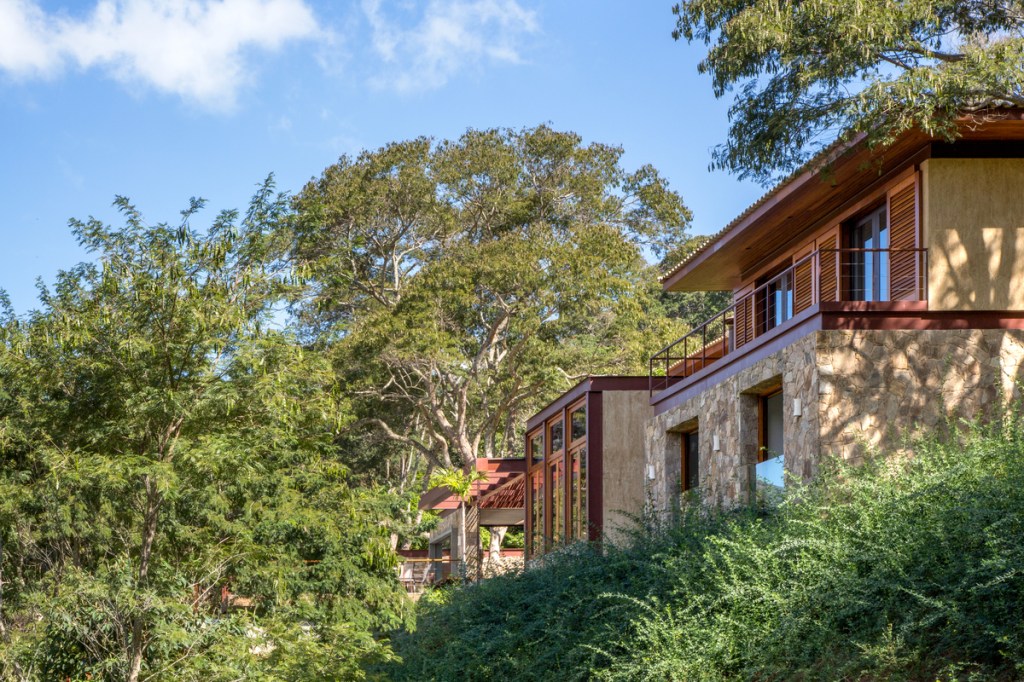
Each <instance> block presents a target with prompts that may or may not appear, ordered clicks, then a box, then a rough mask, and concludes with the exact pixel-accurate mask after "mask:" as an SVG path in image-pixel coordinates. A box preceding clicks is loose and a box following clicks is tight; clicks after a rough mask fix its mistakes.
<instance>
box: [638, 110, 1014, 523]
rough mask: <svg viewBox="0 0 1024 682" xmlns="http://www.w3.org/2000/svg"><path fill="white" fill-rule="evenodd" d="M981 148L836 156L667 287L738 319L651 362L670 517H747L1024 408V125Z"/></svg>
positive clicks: (1004, 116) (1007, 121)
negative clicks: (693, 497)
mask: <svg viewBox="0 0 1024 682" xmlns="http://www.w3.org/2000/svg"><path fill="white" fill-rule="evenodd" d="M962 134H963V135H962V138H960V139H958V140H957V141H955V142H953V143H948V142H945V141H942V140H938V139H933V138H930V137H928V136H927V135H925V134H924V133H921V132H917V131H915V132H910V133H907V134H904V135H903V136H901V137H900V138H899V139H897V140H896V141H895V142H894V143H893V144H892V145H890V146H889V147H887V148H885V149H881V150H877V149H876V150H871V149H868V148H867V147H866V146H865V145H864V144H862V143H861V142H859V141H857V140H855V141H854V142H852V143H850V144H848V145H845V146H843V147H842V148H837V149H833V150H831V151H830V152H829V156H828V157H822V158H819V159H817V160H816V161H815V162H813V163H812V164H811V165H809V166H808V167H806V168H805V169H803V170H801V171H799V172H797V173H795V174H794V175H793V176H791V177H790V178H789V179H787V180H785V181H784V182H782V183H781V184H779V185H778V186H777V187H775V188H774V189H773V190H771V191H770V192H768V193H767V194H766V195H765V196H764V197H762V198H761V199H760V200H758V201H757V202H756V203H755V204H754V205H753V206H751V207H749V208H748V209H746V210H745V211H743V212H742V213H741V214H740V215H739V216H738V217H737V218H736V219H735V220H733V221H732V222H731V223H730V224H728V225H727V226H726V227H725V228H724V229H723V230H721V231H720V232H719V233H718V234H716V235H714V236H713V237H712V238H711V239H710V241H708V243H707V244H705V245H704V246H703V247H702V248H701V249H700V250H698V251H697V252H696V253H694V254H692V255H691V256H690V257H689V258H688V259H686V260H685V261H683V262H682V263H680V264H679V265H678V266H676V267H675V268H674V269H673V270H672V271H671V272H669V273H668V274H667V275H665V277H664V278H663V280H662V285H663V287H664V288H665V290H667V291H731V292H732V295H733V303H732V305H731V306H730V307H729V308H728V309H726V310H725V311H723V312H722V313H720V314H718V315H716V316H715V317H713V318H711V319H709V320H707V321H706V322H705V323H704V324H703V325H701V326H699V327H697V328H696V329H694V330H693V331H692V332H691V333H690V334H688V335H687V336H685V337H684V338H682V339H679V340H677V341H675V342H674V343H672V344H671V345H669V346H668V347H666V348H664V349H662V350H661V351H660V352H658V353H657V354H655V355H654V356H653V357H652V358H651V360H650V382H651V390H650V407H651V411H652V414H651V417H650V419H649V421H648V423H647V425H646V434H645V437H644V439H643V448H644V465H645V468H650V471H651V474H652V475H651V476H650V480H649V481H648V495H649V496H650V499H651V502H652V503H653V505H654V506H655V508H657V509H660V510H667V509H670V508H671V507H672V506H673V504H674V503H675V502H676V501H677V500H678V499H679V493H680V491H682V490H685V489H687V488H690V487H696V488H698V489H699V494H700V496H701V498H702V499H703V501H704V502H706V503H708V504H725V505H728V504H735V503H738V502H742V501H745V500H748V499H750V496H751V495H753V494H755V493H756V492H757V490H758V488H759V487H761V486H764V487H766V488H770V487H771V486H779V485H785V484H786V482H787V481H791V480H807V479H809V478H811V477H813V476H814V475H815V472H816V471H817V469H818V467H819V466H820V464H821V462H822V460H823V458H824V457H828V456H832V455H835V456H839V457H842V458H843V459H845V460H848V461H852V462H856V461H858V460H860V459H861V458H863V457H864V456H865V455H866V454H867V453H868V452H869V450H870V449H871V448H880V449H883V450H885V451H891V450H894V449H898V448H899V447H900V445H901V442H902V439H903V437H904V436H905V435H906V434H908V433H911V432H913V431H915V430H917V429H921V428H926V429H931V428H937V427H939V428H941V427H942V426H943V425H944V424H945V423H946V420H947V419H948V418H950V417H952V418H960V417H962V418H972V417H975V416H984V415H986V414H991V411H992V410H993V409H994V408H995V407H996V406H997V405H999V404H1000V403H1001V402H1002V401H1003V400H1004V399H1007V398H1011V397H1014V396H1016V395H1017V393H1018V382H1019V381H1020V380H1021V379H1022V378H1024V377H1022V366H1021V363H1022V361H1024V120H1022V113H1021V112H1020V111H1013V110H1003V111H996V112H994V113H992V114H990V115H989V116H988V117H987V118H986V119H984V120H980V119H971V120H964V122H963V126H962ZM823 162H828V167H827V169H826V170H825V172H819V170H820V168H821V165H822V163H823ZM783 472H785V474H786V477H784V476H783Z"/></svg>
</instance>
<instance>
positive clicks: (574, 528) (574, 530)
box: [569, 447, 588, 540]
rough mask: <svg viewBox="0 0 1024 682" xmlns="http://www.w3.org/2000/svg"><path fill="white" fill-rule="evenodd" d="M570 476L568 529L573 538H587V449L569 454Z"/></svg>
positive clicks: (583, 448) (580, 449) (579, 449)
mask: <svg viewBox="0 0 1024 682" xmlns="http://www.w3.org/2000/svg"><path fill="white" fill-rule="evenodd" d="M570 458H571V461H572V477H571V480H570V486H569V515H570V518H569V530H570V532H571V534H572V539H573V540H586V539H587V528H588V524H587V449H586V448H585V447H582V448H578V449H576V450H574V451H573V452H572V454H571V455H570Z"/></svg>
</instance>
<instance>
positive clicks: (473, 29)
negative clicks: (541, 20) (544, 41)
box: [362, 0, 537, 92]
mask: <svg viewBox="0 0 1024 682" xmlns="http://www.w3.org/2000/svg"><path fill="white" fill-rule="evenodd" d="M383 5H384V3H383V1H382V0H363V3H362V6H363V13H364V14H365V15H366V19H367V21H368V22H369V24H370V29H371V40H372V43H373V49H374V51H376V53H377V54H378V56H379V57H380V58H381V59H382V60H384V62H385V63H386V67H385V70H384V73H383V74H382V75H380V76H378V77H376V78H375V79H374V81H373V83H374V84H375V85H377V86H380V87H389V88H393V89H395V90H398V91H399V92H411V91H417V90H428V89H433V88H439V87H441V86H443V85H444V84H445V83H447V82H448V80H449V79H450V78H451V77H452V76H454V75H455V74H456V73H457V72H459V71H460V70H463V69H465V68H473V67H479V66H480V65H482V64H483V63H485V62H505V63H514V64H515V63H520V62H521V61H522V57H521V54H520V50H521V41H522V39H523V38H524V36H526V35H527V34H530V33H533V32H535V31H537V19H536V15H535V13H534V12H532V11H529V10H526V9H524V8H523V7H522V6H521V5H519V4H518V3H517V2H515V0H504V1H501V0H431V2H430V3H429V4H428V5H427V7H426V9H425V10H424V11H423V12H422V15H420V16H415V15H413V17H412V25H409V24H410V22H409V21H408V19H409V16H410V14H413V12H412V10H413V9H414V6H413V7H408V6H406V7H405V9H404V10H403V8H401V7H399V8H395V9H394V10H392V12H390V13H388V12H385V11H384V9H383ZM395 14H401V15H403V16H401V17H398V16H395ZM402 19H406V21H404V22H403V21H402Z"/></svg>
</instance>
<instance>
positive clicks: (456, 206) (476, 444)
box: [293, 126, 690, 469]
mask: <svg viewBox="0 0 1024 682" xmlns="http://www.w3.org/2000/svg"><path fill="white" fill-rule="evenodd" d="M621 156H622V150H621V149H619V148H616V147H611V146H607V145H601V144H596V143H594V144H589V145H584V144H583V143H582V141H581V139H580V137H579V136H578V135H575V134H572V133H562V132H557V131H554V130H552V129H550V128H549V127H547V126H540V127H538V128H533V129H526V130H480V131H477V130H470V131H469V132H467V133H466V134H465V135H463V136H462V137H461V138H459V139H458V140H455V141H443V142H440V143H433V142H432V141H430V140H426V139H419V140H414V141H411V142H404V143H397V144H392V145H388V146H386V147H384V148H382V149H380V150H377V151H375V152H363V153H362V154H361V155H360V156H359V157H358V158H356V159H351V158H348V157H343V158H342V159H341V160H340V161H339V162H338V164H336V165H335V166H332V167H331V168H328V169H327V170H326V171H325V172H324V174H323V175H322V177H321V178H319V179H318V180H316V181H314V182H311V183H310V184H309V185H308V186H307V187H306V188H305V189H304V190H303V192H302V193H301V194H300V195H299V196H298V197H297V200H296V207H297V209H298V212H299V219H298V220H297V227H296V239H295V247H294V251H293V256H294V260H295V262H296V264H297V267H300V268H302V269H303V271H304V272H307V273H308V275H309V277H310V279H311V280H312V282H313V285H312V286H311V287H310V289H309V293H308V296H307V298H306V299H305V301H304V302H303V305H302V306H301V314H302V315H303V318H304V319H305V320H306V321H307V323H308V324H309V326H310V328H311V329H312V330H314V331H319V332H323V331H324V330H325V329H328V328H329V329H330V330H331V331H332V332H333V337H332V338H333V340H334V342H335V343H334V344H333V347H334V349H335V352H336V353H337V357H338V362H337V365H338V367H339V368H342V369H343V371H344V372H345V374H346V382H347V385H348V386H349V393H350V395H353V396H356V397H357V401H356V402H357V405H356V409H357V411H358V412H359V413H360V414H361V416H362V417H363V418H362V419H361V420H360V422H359V423H361V424H364V425H371V426H372V427H373V429H374V431H373V432H374V433H377V434H380V435H382V436H383V437H385V438H387V439H390V440H392V441H394V442H396V443H399V444H401V445H402V446H404V448H406V452H412V453H416V455H417V456H418V457H420V458H422V459H424V460H425V461H427V462H429V466H430V467H437V468H442V469H452V468H454V467H457V466H463V465H466V464H468V463H471V462H472V461H473V460H474V458H476V457H478V456H489V457H492V456H501V455H506V454H513V453H515V452H517V451H518V450H519V440H520V436H521V432H520V429H521V424H522V421H523V418H524V417H525V416H526V415H527V414H528V413H529V412H530V411H531V410H533V409H535V408H536V407H537V406H539V405H540V404H542V403H543V401H544V400H546V399H548V398H550V396H551V395H552V393H553V392H554V391H557V390H560V389H564V388H566V387H567V385H569V384H570V383H571V382H573V381H575V380H577V379H578V378H579V377H581V376H583V375H585V374H587V373H605V372H623V371H636V370H639V369H641V368H642V367H644V366H645V365H644V363H645V361H646V357H647V355H648V353H649V352H650V351H651V350H652V349H653V348H656V347H657V346H658V345H659V343H661V342H662V341H663V340H664V339H665V338H667V337H669V336H672V335H673V334H676V333H677V332H678V327H677V326H676V325H674V324H672V323H671V322H669V321H667V320H665V319H664V318H662V317H661V316H660V315H658V314H657V312H656V309H657V301H656V298H655V297H654V296H652V293H651V290H650V289H649V286H648V282H649V281H650V280H651V279H652V277H653V271H652V269H651V268H650V267H649V266H648V265H647V264H646V262H645V260H644V258H643V253H644V250H645V249H648V250H650V252H652V253H654V254H655V255H657V256H659V257H660V256H661V255H664V254H665V253H666V252H667V251H668V250H669V249H670V248H672V247H673V246H674V245H675V244H676V243H677V242H679V241H682V240H683V239H684V238H685V230H686V227H687V225H688V223H689V220H690V214H689V211H688V210H687V209H686V208H685V206H684V205H683V203H682V200H681V199H680V198H679V196H678V195H677V194H676V193H675V192H673V191H671V190H670V189H668V187H667V185H666V183H665V181H664V180H663V179H662V178H661V177H660V176H659V175H658V173H657V172H656V171H655V170H654V169H653V168H651V167H649V166H645V167H642V168H640V169H639V170H637V171H635V172H627V171H625V170H624V169H623V168H622V167H621V165H620V158H621Z"/></svg>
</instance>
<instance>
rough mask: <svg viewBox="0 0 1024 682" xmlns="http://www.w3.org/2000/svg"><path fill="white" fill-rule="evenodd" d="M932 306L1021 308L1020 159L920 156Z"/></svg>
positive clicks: (1023, 199)
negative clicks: (934, 157) (925, 158)
mask: <svg viewBox="0 0 1024 682" xmlns="http://www.w3.org/2000/svg"><path fill="white" fill-rule="evenodd" d="M921 171H922V180H923V182H922V212H923V225H924V246H927V248H928V264H929V267H928V283H929V298H930V304H929V307H930V308H931V309H932V310H1022V309H1024V268H1021V267H1020V263H1022V262H1024V159H929V160H927V161H925V162H924V163H922V164H921Z"/></svg>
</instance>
